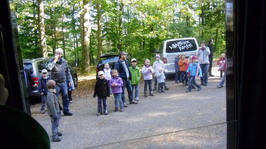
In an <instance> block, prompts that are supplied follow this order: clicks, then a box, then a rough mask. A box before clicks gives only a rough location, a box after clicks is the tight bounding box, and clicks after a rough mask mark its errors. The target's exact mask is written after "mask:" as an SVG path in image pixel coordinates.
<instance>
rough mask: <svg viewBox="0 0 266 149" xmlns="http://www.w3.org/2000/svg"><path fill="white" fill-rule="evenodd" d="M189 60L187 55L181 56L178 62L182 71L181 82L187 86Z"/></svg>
mask: <svg viewBox="0 0 266 149" xmlns="http://www.w3.org/2000/svg"><path fill="white" fill-rule="evenodd" d="M188 63H189V62H188V59H186V57H185V55H181V59H180V60H179V62H178V65H179V69H180V74H181V76H180V80H181V82H182V83H183V84H184V85H187V82H188V78H187V72H186V71H187V68H188Z"/></svg>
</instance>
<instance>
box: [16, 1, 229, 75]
mask: <svg viewBox="0 0 266 149" xmlns="http://www.w3.org/2000/svg"><path fill="white" fill-rule="evenodd" d="M11 9H13V11H14V12H15V15H16V21H17V27H18V35H19V44H18V46H19V48H20V50H21V54H22V57H23V58H24V59H31V58H38V57H48V56H53V53H54V51H55V49H56V48H62V49H63V50H64V52H65V53H64V55H65V58H66V59H67V60H68V62H69V63H70V64H71V65H75V66H78V67H79V68H80V69H81V70H83V71H89V70H90V67H92V66H95V65H96V64H97V62H98V61H99V60H100V55H101V54H104V53H109V52H118V51H126V52H128V53H130V54H131V57H134V58H137V59H138V60H140V61H143V60H144V59H145V58H151V57H152V56H153V52H154V51H155V50H156V49H158V48H159V46H160V43H161V42H162V41H163V40H166V39H171V38H181V37H195V38H196V39H197V40H198V42H200V41H202V40H205V41H208V40H209V39H214V46H215V49H214V50H215V53H214V55H215V56H217V55H219V54H221V53H222V52H224V51H225V1H224V0H196V1H195V0H13V3H12V4H11Z"/></svg>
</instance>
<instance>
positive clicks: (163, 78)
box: [156, 68, 165, 93]
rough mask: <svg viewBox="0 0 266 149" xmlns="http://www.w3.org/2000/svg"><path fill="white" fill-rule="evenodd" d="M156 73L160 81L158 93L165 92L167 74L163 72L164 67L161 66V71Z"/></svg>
mask: <svg viewBox="0 0 266 149" xmlns="http://www.w3.org/2000/svg"><path fill="white" fill-rule="evenodd" d="M156 73H157V74H156V78H157V81H158V93H164V83H165V75H164V72H163V68H160V69H159V71H157V72H156Z"/></svg>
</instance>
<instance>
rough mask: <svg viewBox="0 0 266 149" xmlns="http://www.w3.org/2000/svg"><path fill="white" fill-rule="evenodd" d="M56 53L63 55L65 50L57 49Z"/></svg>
mask: <svg viewBox="0 0 266 149" xmlns="http://www.w3.org/2000/svg"><path fill="white" fill-rule="evenodd" d="M55 53H61V54H64V52H63V49H61V48H58V49H56V50H55Z"/></svg>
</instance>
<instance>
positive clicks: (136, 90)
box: [132, 84, 139, 99]
mask: <svg viewBox="0 0 266 149" xmlns="http://www.w3.org/2000/svg"><path fill="white" fill-rule="evenodd" d="M134 93H135V98H134V97H133V99H139V85H138V84H134V85H132V94H133V95H132V96H134Z"/></svg>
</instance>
